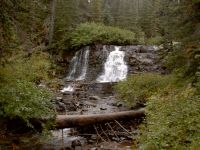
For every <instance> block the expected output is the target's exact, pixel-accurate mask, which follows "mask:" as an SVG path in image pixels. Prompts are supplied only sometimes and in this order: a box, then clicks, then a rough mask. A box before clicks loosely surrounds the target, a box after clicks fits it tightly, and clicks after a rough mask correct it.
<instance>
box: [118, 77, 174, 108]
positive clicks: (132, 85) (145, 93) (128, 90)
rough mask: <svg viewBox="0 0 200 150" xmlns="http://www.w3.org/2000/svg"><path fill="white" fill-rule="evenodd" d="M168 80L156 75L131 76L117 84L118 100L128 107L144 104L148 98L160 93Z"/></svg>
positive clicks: (168, 78) (170, 78) (169, 78)
mask: <svg viewBox="0 0 200 150" xmlns="http://www.w3.org/2000/svg"><path fill="white" fill-rule="evenodd" d="M170 80H172V77H171V76H162V75H159V74H156V73H145V74H138V75H132V76H130V77H128V78H127V79H126V80H125V81H121V82H119V83H118V84H117V85H116V90H117V93H118V96H119V98H121V99H123V100H125V101H126V102H127V103H128V104H129V106H135V105H136V104H137V103H142V104H144V103H145V102H146V100H147V98H148V97H150V96H151V95H153V94H154V93H156V92H159V91H162V90H163V88H165V87H166V86H167V85H168V84H169V81H170Z"/></svg>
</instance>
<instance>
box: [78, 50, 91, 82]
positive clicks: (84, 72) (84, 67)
mask: <svg viewBox="0 0 200 150" xmlns="http://www.w3.org/2000/svg"><path fill="white" fill-rule="evenodd" d="M88 59H89V49H87V50H86V51H85V53H84V58H83V67H82V68H81V74H80V76H79V77H78V78H77V80H84V79H85V76H86V73H87V68H88Z"/></svg>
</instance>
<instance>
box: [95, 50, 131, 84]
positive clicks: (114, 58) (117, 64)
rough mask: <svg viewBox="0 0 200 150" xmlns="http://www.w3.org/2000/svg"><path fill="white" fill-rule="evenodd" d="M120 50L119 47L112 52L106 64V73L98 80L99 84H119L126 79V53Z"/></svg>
mask: <svg viewBox="0 0 200 150" xmlns="http://www.w3.org/2000/svg"><path fill="white" fill-rule="evenodd" d="M119 49H120V47H119V46H115V50H114V51H112V52H110V54H109V56H108V58H107V60H106V63H105V64H104V73H103V74H102V75H101V76H99V77H98V78H97V81H98V82H117V81H120V80H123V79H125V78H126V76H127V73H128V66H127V65H126V63H125V61H124V56H125V52H124V51H120V50H119Z"/></svg>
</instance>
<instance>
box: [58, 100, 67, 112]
mask: <svg viewBox="0 0 200 150" xmlns="http://www.w3.org/2000/svg"><path fill="white" fill-rule="evenodd" d="M56 110H57V111H59V112H64V111H65V110H66V106H65V104H64V103H62V102H58V101H57V102H56Z"/></svg>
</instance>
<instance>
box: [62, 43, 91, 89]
mask: <svg viewBox="0 0 200 150" xmlns="http://www.w3.org/2000/svg"><path fill="white" fill-rule="evenodd" d="M89 53H90V50H89V47H88V48H87V49H86V50H81V51H77V52H76V53H75V56H74V57H73V58H72V60H71V63H70V71H69V74H68V76H67V77H66V79H67V80H71V81H74V80H85V77H86V74H87V68H88V60H89ZM73 91H74V86H73V85H68V86H66V87H64V88H63V89H62V90H61V92H63V93H64V92H73Z"/></svg>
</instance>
